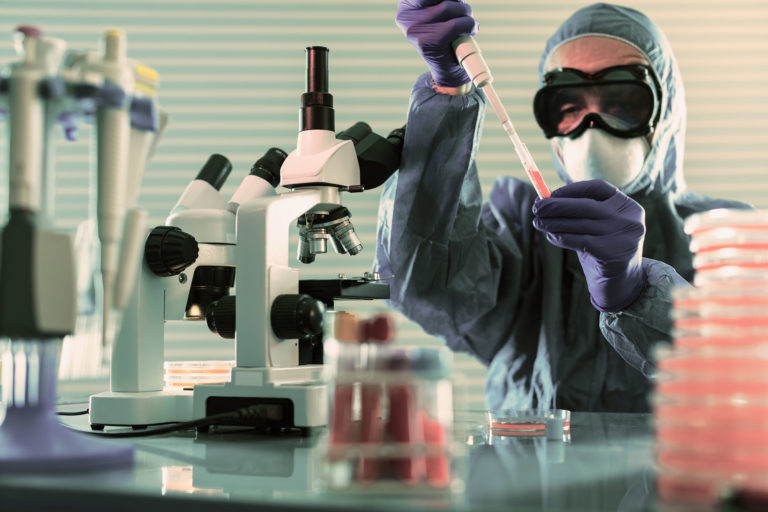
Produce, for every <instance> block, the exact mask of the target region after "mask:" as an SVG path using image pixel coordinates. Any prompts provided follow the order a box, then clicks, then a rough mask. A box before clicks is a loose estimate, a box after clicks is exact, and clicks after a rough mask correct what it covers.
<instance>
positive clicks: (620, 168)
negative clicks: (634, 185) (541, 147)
mask: <svg viewBox="0 0 768 512" xmlns="http://www.w3.org/2000/svg"><path fill="white" fill-rule="evenodd" d="M551 140H552V145H553V146H554V148H555V154H556V155H558V157H559V158H560V164H561V165H562V166H563V168H564V169H565V172H566V173H567V174H568V176H569V177H570V178H571V180H573V181H583V180H594V179H603V180H605V181H607V182H608V183H611V184H613V185H616V186H617V187H619V188H621V187H623V186H624V185H627V184H628V183H629V182H631V181H632V180H633V179H635V178H636V177H637V175H638V174H640V171H641V170H642V169H643V163H644V162H645V155H646V154H648V150H649V149H650V147H649V146H648V142H647V141H646V139H645V137H634V138H632V139H622V138H620V137H615V136H613V135H611V134H610V133H607V132H605V131H603V130H600V129H596V128H590V129H587V130H585V131H584V133H582V134H581V135H580V136H579V137H577V138H575V139H571V138H568V137H553V138H552V139H551Z"/></svg>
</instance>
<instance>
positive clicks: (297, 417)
mask: <svg viewBox="0 0 768 512" xmlns="http://www.w3.org/2000/svg"><path fill="white" fill-rule="evenodd" d="M321 373H322V367H320V366H310V365H307V366H300V367H292V368H233V369H232V382H228V383H224V384H201V385H197V386H195V391H194V398H193V401H194V413H195V417H204V416H210V415H213V414H221V413H226V412H230V411H234V410H236V409H240V408H243V407H250V406H256V408H255V411H256V414H255V415H254V417H253V418H250V419H247V418H245V419H239V420H236V421H222V423H221V425H248V426H254V427H264V428H266V429H270V430H280V429H283V428H300V429H301V430H302V432H304V433H309V432H310V431H311V430H312V429H313V428H315V427H323V426H325V425H327V424H328V413H327V405H328V397H327V386H326V385H325V384H324V383H323V382H322V380H321V379H320V376H321ZM298 377H303V379H302V380H297V378H298Z"/></svg>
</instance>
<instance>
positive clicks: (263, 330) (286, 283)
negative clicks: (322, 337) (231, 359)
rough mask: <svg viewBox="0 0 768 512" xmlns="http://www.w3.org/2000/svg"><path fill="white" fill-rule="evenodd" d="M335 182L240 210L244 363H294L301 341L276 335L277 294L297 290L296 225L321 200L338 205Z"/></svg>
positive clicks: (239, 347)
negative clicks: (292, 261) (291, 260)
mask: <svg viewBox="0 0 768 512" xmlns="http://www.w3.org/2000/svg"><path fill="white" fill-rule="evenodd" d="M340 203H341V200H340V198H339V190H338V189H337V188H336V187H317V188H306V189H301V190H295V191H291V192H288V193H285V194H281V195H278V196H271V197H263V198H259V199H256V200H254V201H251V202H248V203H244V204H242V205H240V208H239V209H238V212H237V249H236V256H235V261H236V264H237V269H238V271H237V274H236V276H235V287H236V290H237V303H236V318H237V331H236V340H235V345H236V354H237V366H238V367H241V368H249V367H250V368H254V367H256V368H264V367H283V366H295V365H297V364H298V341H297V340H282V339H280V338H278V337H277V336H275V333H274V332H273V330H272V326H271V322H270V310H271V306H272V302H273V301H274V300H275V298H276V297H277V296H278V295H282V294H296V293H298V289H299V271H298V270H297V269H294V268H291V267H290V266H289V264H288V248H289V232H290V227H291V225H292V224H293V223H294V222H295V220H296V219H297V218H298V217H299V216H300V215H301V214H303V213H306V212H308V211H310V210H312V209H313V208H314V207H316V206H317V205H329V206H330V205H333V206H336V205H339V204H340Z"/></svg>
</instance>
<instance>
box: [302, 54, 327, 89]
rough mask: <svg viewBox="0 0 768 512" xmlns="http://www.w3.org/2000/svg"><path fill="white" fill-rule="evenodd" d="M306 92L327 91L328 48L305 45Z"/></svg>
mask: <svg viewBox="0 0 768 512" xmlns="http://www.w3.org/2000/svg"><path fill="white" fill-rule="evenodd" d="M306 52H307V75H306V82H307V92H328V48H326V47H325V46H307V48H306Z"/></svg>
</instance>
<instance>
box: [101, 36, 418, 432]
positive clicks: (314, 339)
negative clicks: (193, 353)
mask: <svg viewBox="0 0 768 512" xmlns="http://www.w3.org/2000/svg"><path fill="white" fill-rule="evenodd" d="M306 56H307V69H306V92H305V93H304V94H302V96H301V105H302V106H301V114H300V132H299V136H298V142H297V147H296V149H295V150H294V151H293V152H291V153H290V154H288V155H286V154H285V153H284V152H283V151H282V150H280V149H278V148H271V149H270V150H269V151H267V153H266V154H265V155H264V156H263V157H262V158H261V159H259V160H258V161H257V162H256V164H254V166H253V169H252V170H251V174H250V175H249V176H247V177H246V178H245V179H244V180H243V182H242V183H241V184H240V186H239V187H238V189H237V190H236V191H235V193H234V194H233V196H232V197H231V199H230V200H229V201H226V200H225V199H224V198H223V197H222V195H221V193H220V192H219V189H220V187H221V185H222V184H223V183H224V180H225V179H226V178H227V175H228V174H229V172H230V170H231V164H229V161H228V160H226V158H225V157H223V156H221V155H213V156H211V158H210V159H209V160H208V162H207V163H206V165H205V166H204V167H203V168H202V170H201V171H200V173H199V174H198V176H197V178H196V179H195V180H193V181H192V182H191V183H190V184H189V186H188V187H187V189H186V190H185V191H184V193H183V194H182V196H181V198H180V199H179V201H178V203H177V204H176V206H175V207H174V208H173V210H172V211H171V214H170V216H169V217H168V219H167V220H166V225H165V226H159V227H156V228H154V229H152V230H150V231H149V233H148V235H147V238H146V243H145V248H144V255H143V261H142V262H141V275H140V278H139V280H138V282H137V284H136V287H135V290H134V294H133V296H132V297H131V299H130V301H129V303H128V305H127V306H126V310H125V312H124V317H123V320H122V322H121V325H122V327H121V330H120V332H119V333H118V335H117V337H116V341H115V346H114V350H113V356H112V367H111V378H110V391H108V392H105V393H100V394H98V395H94V396H92V397H91V400H90V415H91V416H90V423H91V427H92V428H93V429H102V428H103V427H104V426H105V425H124V426H132V427H134V428H143V427H146V426H147V425H154V424H161V423H170V422H179V421H188V420H191V419H193V418H203V417H208V416H212V415H223V413H228V412H231V411H234V410H238V409H242V408H244V407H248V408H249V410H250V411H251V413H250V415H249V416H247V417H241V418H240V419H238V420H234V419H233V420H222V423H221V424H225V425H232V424H236V425H253V426H258V427H266V428H269V429H275V430H279V429H282V428H300V429H302V430H305V431H306V430H309V429H311V428H313V427H319V426H324V425H326V423H327V418H326V416H327V414H326V405H327V397H326V386H325V384H324V383H323V375H322V373H323V367H322V332H323V315H324V313H325V309H326V307H333V305H334V300H336V299H384V298H388V297H389V286H388V285H387V284H384V283H381V282H379V280H378V276H374V275H372V274H367V275H365V276H363V277H361V278H359V279H332V280H304V281H301V280H299V270H298V269H296V268H292V267H291V266H290V265H289V256H288V253H289V234H290V233H289V232H290V230H291V227H292V225H293V224H294V223H295V224H296V225H297V227H298V231H299V245H298V255H297V257H298V259H299V261H300V262H301V263H304V264H308V263H311V262H312V261H314V259H315V257H316V255H317V254H322V253H325V252H327V251H328V248H329V246H330V247H331V248H332V249H333V250H335V251H336V252H338V253H341V254H350V255H355V254H358V253H359V252H360V251H361V250H362V244H361V243H360V240H359V238H358V237H357V234H356V233H355V230H354V227H353V225H352V223H351V222H350V213H349V211H348V210H347V209H346V208H345V207H344V206H343V205H342V201H341V194H342V192H362V191H363V190H366V189H370V188H374V187H376V186H378V185H380V184H381V183H383V182H384V181H385V180H386V179H387V178H388V177H389V176H390V175H391V174H393V173H394V171H395V170H396V169H397V168H398V166H399V162H400V152H401V149H402V142H403V137H404V128H400V129H396V130H393V131H392V132H391V133H390V134H389V136H388V137H387V138H384V137H381V136H379V135H377V134H375V133H373V132H372V130H371V128H370V126H368V125H367V124H366V123H362V122H360V123H357V124H355V125H353V126H352V127H350V128H349V129H347V130H345V131H342V132H340V133H338V134H336V133H334V129H335V128H334V110H333V97H332V96H331V94H330V93H329V92H328V49H327V48H323V47H309V48H307V49H306ZM278 185H281V186H282V187H284V188H287V189H288V190H287V191H285V192H282V193H278V192H277V191H276V190H275V188H276V187H277V186H278ZM233 288H234V289H233ZM175 320H198V321H202V320H204V321H205V324H206V325H207V327H208V328H209V330H210V331H211V332H212V333H215V334H216V335H218V336H219V337H221V338H225V339H235V359H236V366H235V367H234V368H232V371H231V381H230V382H227V383H221V384H197V385H195V386H194V387H193V388H190V389H169V388H165V389H164V388H163V362H164V357H163V339H164V323H165V322H167V321H175Z"/></svg>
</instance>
